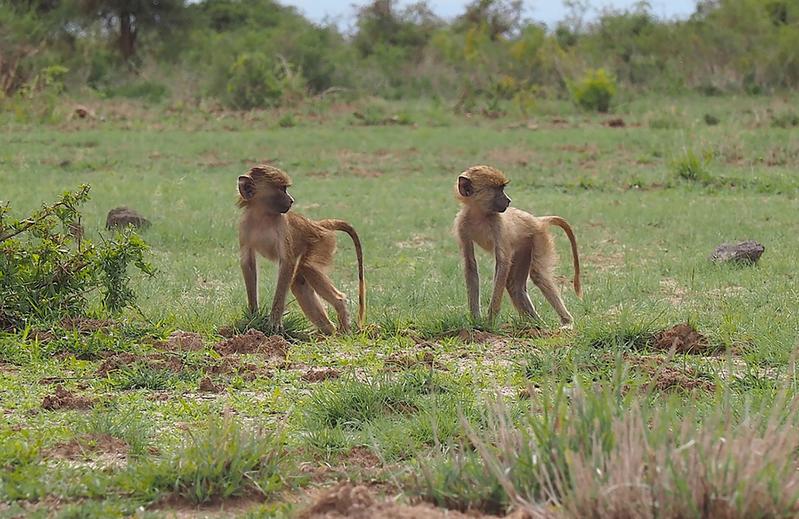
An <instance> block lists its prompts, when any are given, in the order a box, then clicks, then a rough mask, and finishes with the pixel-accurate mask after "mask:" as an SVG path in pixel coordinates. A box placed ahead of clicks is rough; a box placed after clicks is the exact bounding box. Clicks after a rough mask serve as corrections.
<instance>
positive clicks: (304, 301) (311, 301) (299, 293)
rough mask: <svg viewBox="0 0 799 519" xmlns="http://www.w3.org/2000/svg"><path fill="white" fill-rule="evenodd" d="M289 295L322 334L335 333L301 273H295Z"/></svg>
mask: <svg viewBox="0 0 799 519" xmlns="http://www.w3.org/2000/svg"><path fill="white" fill-rule="evenodd" d="M291 293H292V294H294V297H296V298H297V303H299V305H300V308H301V309H302V311H303V312H304V313H305V315H306V316H307V317H308V319H309V320H310V321H311V322H312V323H313V324H314V325H315V326H316V327H317V328H319V330H321V331H322V333H324V334H327V335H330V334H332V333H333V332H334V331H335V327H334V326H333V323H332V322H330V318H328V316H327V312H326V311H325V308H324V306H322V302H321V301H320V300H319V297H317V295H316V292H315V291H314V289H313V287H312V286H311V284H310V283H309V282H308V280H307V279H306V278H305V276H304V275H303V272H297V275H296V276H295V277H294V283H292V285H291Z"/></svg>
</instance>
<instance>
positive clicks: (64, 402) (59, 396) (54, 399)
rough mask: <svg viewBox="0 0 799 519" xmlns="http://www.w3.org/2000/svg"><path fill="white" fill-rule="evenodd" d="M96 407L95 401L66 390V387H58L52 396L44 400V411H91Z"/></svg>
mask: <svg viewBox="0 0 799 519" xmlns="http://www.w3.org/2000/svg"><path fill="white" fill-rule="evenodd" d="M92 406H94V400H92V399H91V398H86V397H83V396H78V395H75V394H74V393H71V392H69V391H67V390H66V389H64V386H56V388H55V392H54V393H53V394H52V395H47V396H45V397H44V399H43V400H42V409H47V410H48V411H54V410H57V409H89V408H90V407H92Z"/></svg>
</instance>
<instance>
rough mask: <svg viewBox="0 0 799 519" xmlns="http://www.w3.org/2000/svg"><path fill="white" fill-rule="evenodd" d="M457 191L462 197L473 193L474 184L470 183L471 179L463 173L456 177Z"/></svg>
mask: <svg viewBox="0 0 799 519" xmlns="http://www.w3.org/2000/svg"><path fill="white" fill-rule="evenodd" d="M458 193H460V194H461V196H464V197H466V196H472V195H473V194H474V186H473V185H472V181H471V180H469V179H468V178H466V177H464V176H463V175H461V176H459V177H458Z"/></svg>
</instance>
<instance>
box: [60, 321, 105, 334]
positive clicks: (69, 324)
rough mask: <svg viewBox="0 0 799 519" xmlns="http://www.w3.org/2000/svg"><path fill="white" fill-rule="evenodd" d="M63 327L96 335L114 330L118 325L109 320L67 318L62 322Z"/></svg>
mask: <svg viewBox="0 0 799 519" xmlns="http://www.w3.org/2000/svg"><path fill="white" fill-rule="evenodd" d="M60 324H61V327H62V328H63V329H65V330H73V331H77V332H79V333H94V332H99V331H101V330H108V329H110V328H113V327H114V325H115V324H116V323H115V322H114V321H111V320H109V319H90V318H88V317H65V318H64V319H62V320H61V323H60Z"/></svg>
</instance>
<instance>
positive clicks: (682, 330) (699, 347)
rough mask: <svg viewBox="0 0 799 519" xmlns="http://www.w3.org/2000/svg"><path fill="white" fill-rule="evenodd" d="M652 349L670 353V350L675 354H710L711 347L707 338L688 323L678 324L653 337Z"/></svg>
mask: <svg viewBox="0 0 799 519" xmlns="http://www.w3.org/2000/svg"><path fill="white" fill-rule="evenodd" d="M652 347H653V348H654V349H656V350H662V351H671V349H672V348H674V350H675V351H676V352H677V353H694V354H700V355H701V354H703V353H711V350H712V347H711V344H710V341H708V340H707V337H705V336H704V335H702V334H701V333H699V332H698V331H696V329H695V328H694V327H693V326H691V325H690V324H688V323H683V324H678V325H676V326H673V327H672V328H669V329H668V330H663V331H662V332H660V333H658V334H656V335H655V338H654V342H653V344H652Z"/></svg>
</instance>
